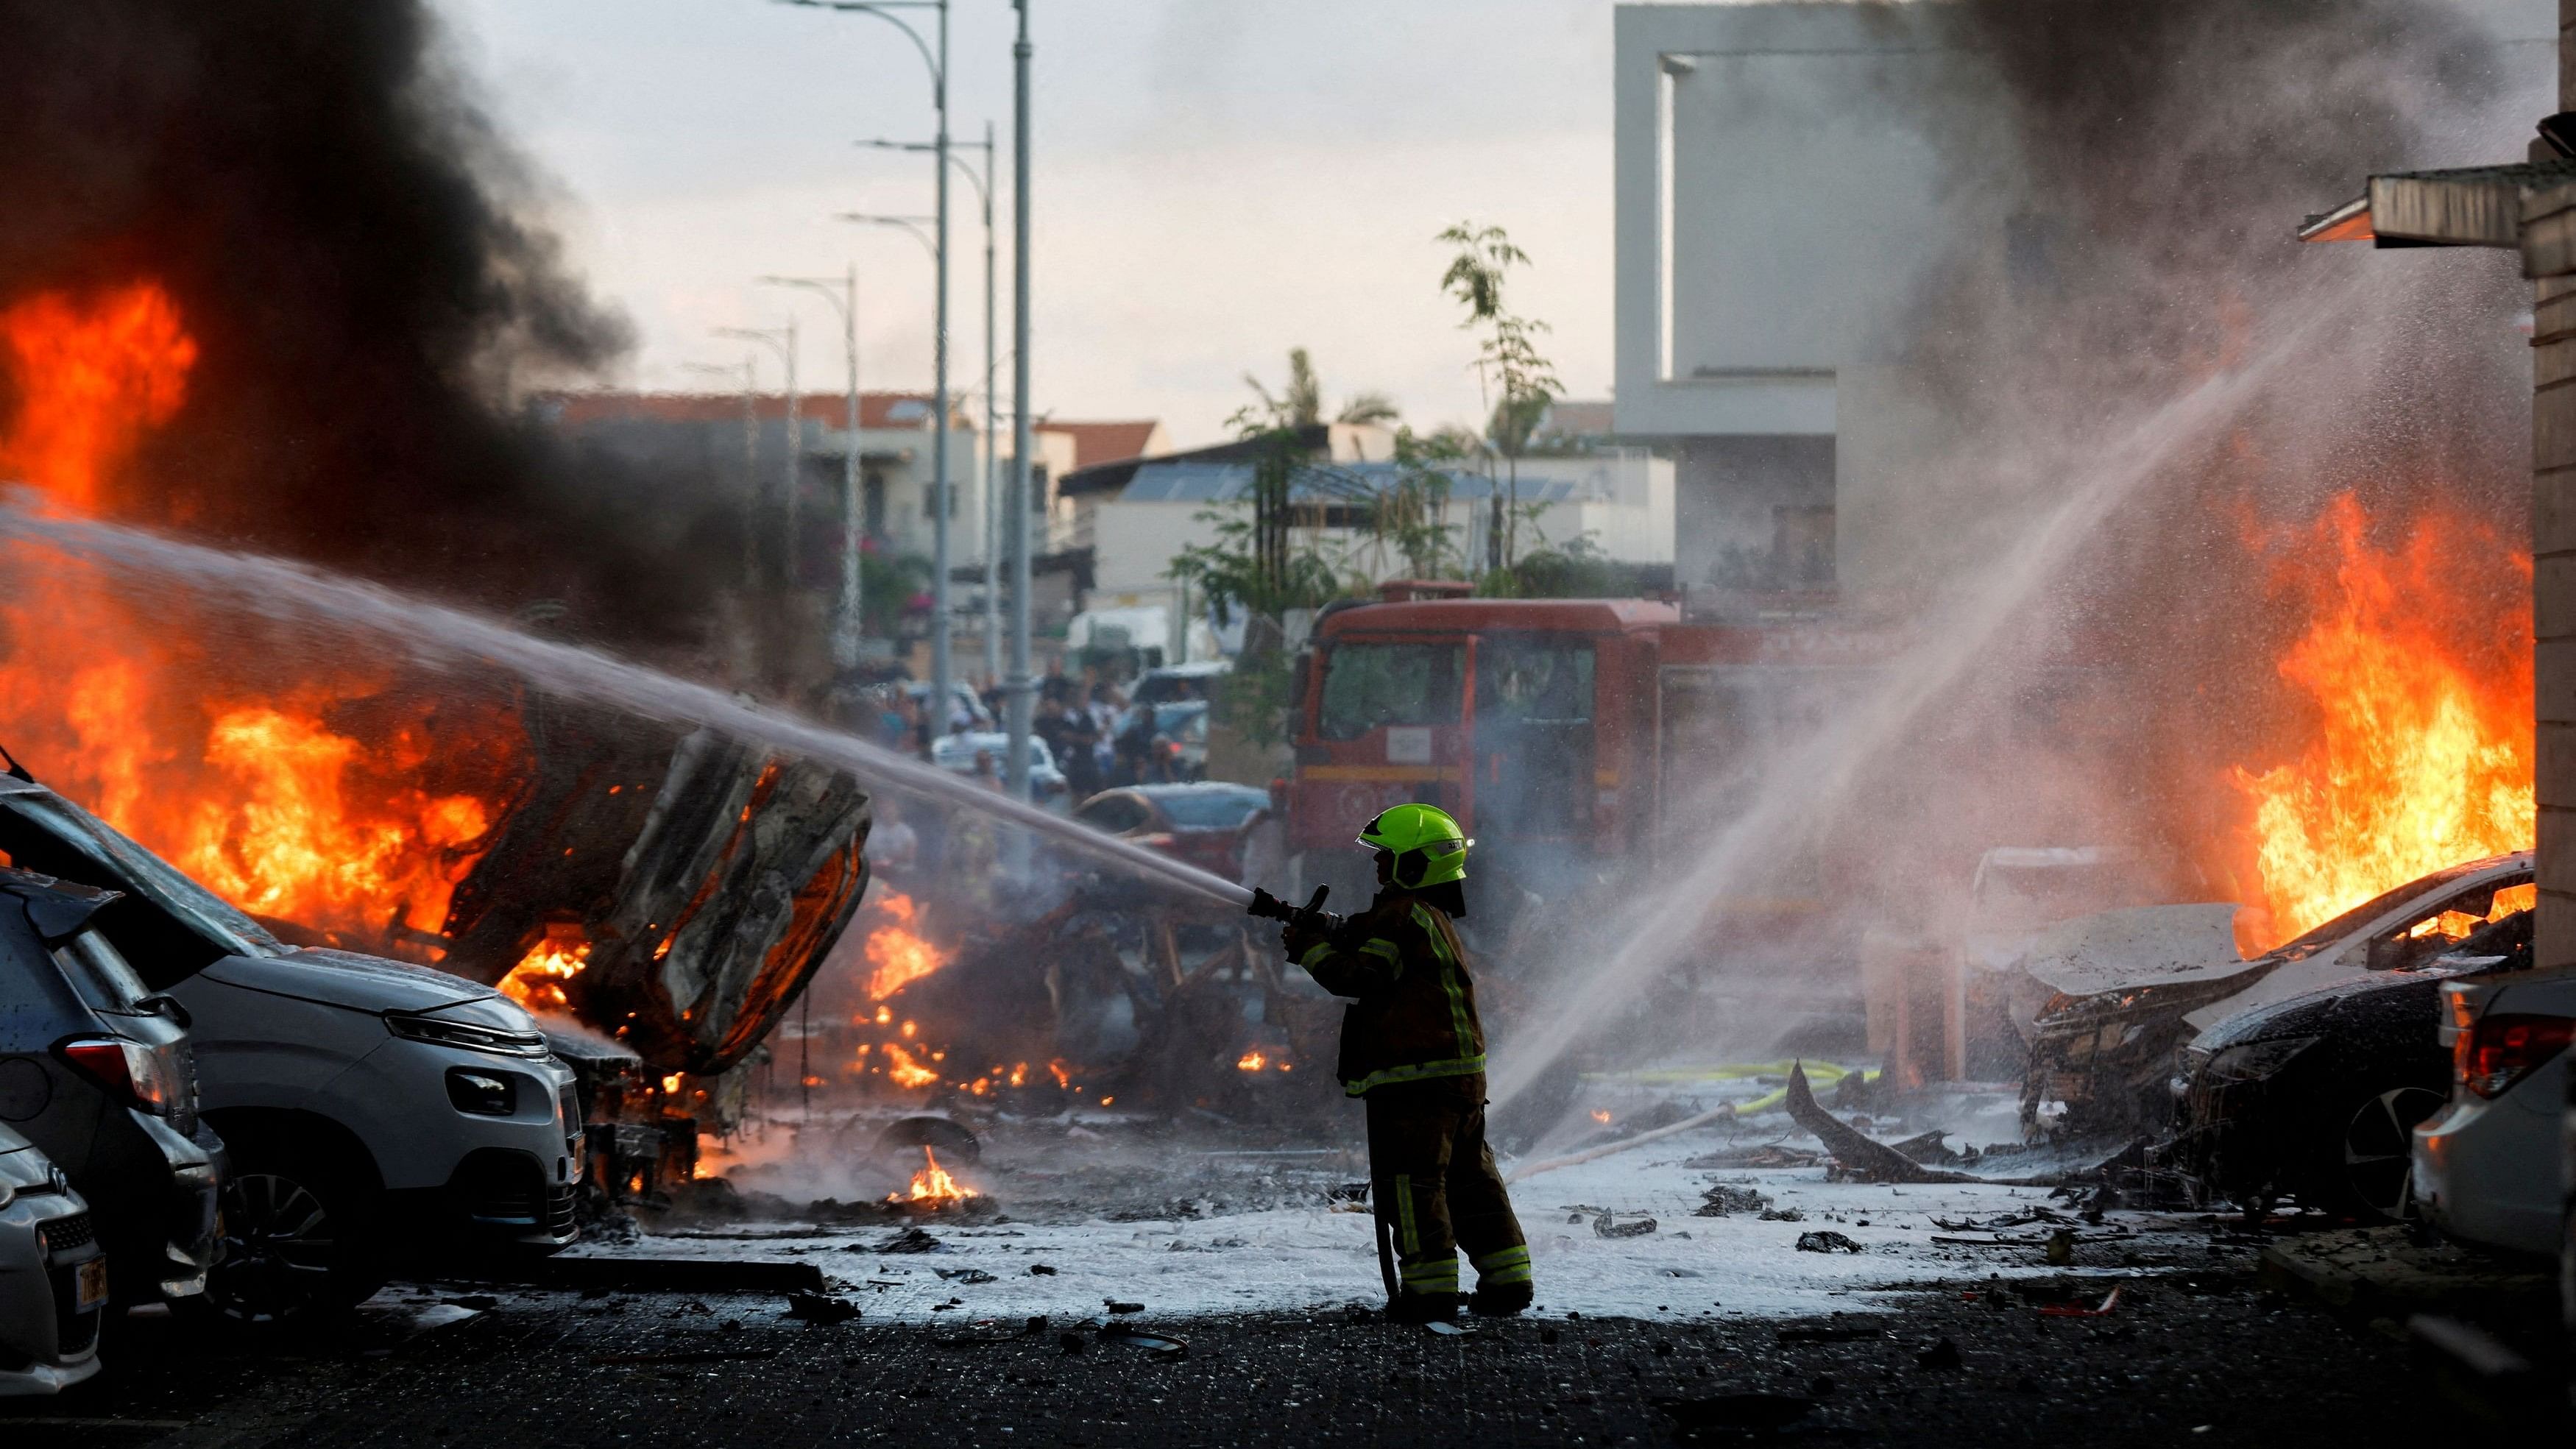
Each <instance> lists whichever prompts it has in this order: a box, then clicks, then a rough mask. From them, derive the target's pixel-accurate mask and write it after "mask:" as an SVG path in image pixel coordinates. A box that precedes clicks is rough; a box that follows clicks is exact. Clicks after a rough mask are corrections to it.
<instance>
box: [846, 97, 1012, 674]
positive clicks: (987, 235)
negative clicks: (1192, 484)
mask: <svg viewBox="0 0 2576 1449" xmlns="http://www.w3.org/2000/svg"><path fill="white" fill-rule="evenodd" d="M859 144H860V145H862V146H872V147H875V148H876V149H877V150H880V151H916V152H927V151H933V150H936V149H937V147H936V146H934V145H931V144H928V143H924V142H918V141H889V140H886V139H884V138H882V137H879V138H876V139H872V140H866V141H861V142H860V143H859ZM966 144H967V145H968V146H972V145H974V143H973V142H971V141H970V142H967V143H966ZM983 149H984V169H983V171H982V173H980V174H978V173H977V172H976V170H975V168H974V167H972V166H969V165H967V164H966V163H965V162H964V161H963V160H961V159H959V158H958V157H957V156H956V155H955V154H954V153H953V152H952V153H951V154H950V156H949V158H948V159H949V160H951V161H954V162H956V164H957V169H958V171H959V172H961V173H962V174H964V176H965V177H966V179H967V180H968V181H970V182H973V183H974V186H975V196H976V199H977V201H978V202H980V203H981V204H982V206H983V211H984V502H983V507H982V508H981V509H980V510H978V511H980V512H981V513H982V514H983V515H984V549H983V554H984V557H983V564H984V681H985V683H987V684H999V683H1000V682H1001V679H1002V655H1001V649H1002V449H1001V406H1002V404H1001V380H1002V379H1001V365H1002V364H1001V356H1000V354H999V353H998V352H996V351H995V350H994V341H993V333H994V329H995V327H996V326H997V325H999V324H998V323H997V322H996V320H995V319H996V318H997V317H998V316H999V315H1000V313H999V309H998V308H997V307H996V306H995V305H994V291H993V287H994V255H993V254H994V232H993V182H994V179H995V178H994V170H993V162H994V144H993V123H992V122H990V121H986V122H985V123H984V148H983Z"/></svg>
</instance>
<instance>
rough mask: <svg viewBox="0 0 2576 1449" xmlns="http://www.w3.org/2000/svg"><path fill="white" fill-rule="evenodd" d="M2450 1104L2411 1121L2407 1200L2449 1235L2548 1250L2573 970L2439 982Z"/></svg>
mask: <svg viewBox="0 0 2576 1449" xmlns="http://www.w3.org/2000/svg"><path fill="white" fill-rule="evenodd" d="M2441 1032H2442V1043H2443V1045H2445V1046H2448V1047H2449V1048H2450V1049H2451V1100H2450V1103H2449V1105H2447V1106H2445V1107H2444V1108H2442V1110H2441V1111H2439V1112H2436V1113H2435V1114H2433V1116H2432V1117H2430V1118H2428V1119H2426V1120H2425V1122H2424V1123H2423V1124H2422V1125H2421V1126H2418V1127H2417V1128H2416V1129H2415V1200H2416V1203H2417V1205H2418V1206H2420V1207H2421V1208H2422V1209H2423V1211H2424V1215H2425V1216H2426V1217H2427V1218H2429V1219H2431V1220H2432V1222H2433V1223H2434V1224H2435V1225H2436V1226H2438V1227H2440V1228H2441V1229H2442V1231H2444V1232H2446V1233H2448V1234H2450V1235H2451V1236H2453V1237H2455V1238H2460V1239H2463V1240H2465V1241H2468V1242H2472V1243H2483V1244H2485V1245H2487V1246H2489V1247H2495V1248H2510V1249H2513V1250H2515V1251H2518V1252H2525V1253H2543V1254H2549V1255H2552V1256H2555V1255H2556V1254H2557V1253H2558V1252H2559V1250H2560V1246H2561V1244H2560V1234H2561V1232H2562V1221H2563V1219H2562V1214H2563V1212H2564V1211H2565V1204H2566V1195H2567V1187H2566V1185H2565V1184H2564V1183H2563V1182H2561V1181H2560V1175H2561V1167H2562V1163H2563V1160H2564V1149H2563V1148H2562V1147H2561V1145H2560V1137H2559V1134H2560V1131H2561V1128H2562V1114H2563V1113H2565V1112H2566V1110H2567V1102H2568V1073H2567V1046H2568V1042H2569V1039H2570V1037H2571V1036H2576V969H2568V968H2559V969H2555V970H2546V971H2525V972H2515V973H2512V974H2510V975H2501V976H2490V977H2487V978H2484V979H2481V980H2467V981H2449V982H2445V983H2443V985H2442V1026H2441Z"/></svg>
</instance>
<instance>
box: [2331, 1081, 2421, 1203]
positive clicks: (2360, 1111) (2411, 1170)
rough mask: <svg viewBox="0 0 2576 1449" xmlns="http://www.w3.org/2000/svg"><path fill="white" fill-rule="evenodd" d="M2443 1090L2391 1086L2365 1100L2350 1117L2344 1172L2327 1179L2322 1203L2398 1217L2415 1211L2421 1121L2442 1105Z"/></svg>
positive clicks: (2340, 1149)
mask: <svg viewBox="0 0 2576 1449" xmlns="http://www.w3.org/2000/svg"><path fill="white" fill-rule="evenodd" d="M2442 1102H2443V1097H2442V1094H2441V1093H2439V1092H2436V1091H2433V1090H2431V1089H2429V1088H2425V1087H2411V1086H2410V1087H2391V1088H2389V1089H2388V1090H2386V1091H2383V1092H2380V1093H2377V1094H2376V1095H2374V1096H2371V1097H2369V1098H2366V1099H2364V1100H2363V1102H2362V1103H2361V1105H2360V1106H2358V1107H2355V1108H2354V1109H2353V1111H2352V1114H2351V1115H2350V1116H2349V1117H2347V1118H2346V1119H2345V1120H2344V1124H2343V1131H2342V1140H2341V1141H2340V1142H2339V1143H2338V1144H2337V1152H2336V1158H2337V1162H2338V1165H2339V1166H2340V1169H2341V1170H2340V1172H2338V1173H2336V1174H2334V1175H2333V1177H2332V1179H2331V1180H2330V1181H2328V1182H2326V1183H2324V1184H2323V1186H2324V1188H2325V1194H2324V1195H2325V1196H2326V1197H2327V1198H2328V1199H2329V1200H2328V1201H2327V1202H2326V1203H2324V1204H2322V1206H2325V1207H2327V1208H2329V1209H2334V1210H2339V1211H2342V1212H2344V1213H2347V1214H2349V1215H2351V1216H2354V1217H2358V1218H2364V1219H2370V1220H2375V1221H2380V1222H2396V1221H2398V1220H2400V1219H2403V1218H2407V1217H2410V1216H2412V1215H2413V1214H2414V1210H2415V1124H2417V1123H2419V1122H2421V1121H2423V1120H2424V1119H2425V1118H2427V1117H2430V1116H2432V1115H2433V1114H2434V1113H2435V1112H2438V1111H2440V1110H2442Z"/></svg>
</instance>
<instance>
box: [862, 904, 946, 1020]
mask: <svg viewBox="0 0 2576 1449" xmlns="http://www.w3.org/2000/svg"><path fill="white" fill-rule="evenodd" d="M876 905H877V909H878V910H880V911H882V912H884V913H885V914H886V915H887V916H888V917H890V918H891V923H890V924H887V925H884V926H880V927H878V928H877V929H876V930H874V931H872V932H870V933H868V944H867V957H868V964H869V965H871V966H874V967H875V968H876V970H874V971H872V972H870V973H869V975H868V985H867V992H868V999H869V1000H871V1001H883V1000H885V999H886V998H887V997H889V996H892V995H894V994H895V993H896V992H898V991H901V990H902V989H904V988H905V987H907V986H910V985H911V984H912V983H914V982H916V981H919V980H920V979H921V978H923V977H925V976H928V975H929V974H931V973H932V972H934V971H937V970H938V969H939V968H940V967H942V966H945V965H947V964H948V957H947V955H946V954H945V953H943V952H941V951H940V949H939V948H938V947H936V946H933V945H932V944H930V942H928V941H927V940H924V939H923V938H922V937H921V936H920V935H918V934H916V933H915V932H914V931H913V929H912V922H913V921H914V919H915V917H916V916H917V914H918V912H917V911H916V909H915V908H914V906H913V903H912V897H910V896H907V895H889V896H887V897H886V898H885V899H883V900H881V901H878V902H877V903H876Z"/></svg>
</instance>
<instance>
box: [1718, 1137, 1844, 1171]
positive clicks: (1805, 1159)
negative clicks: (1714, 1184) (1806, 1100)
mask: <svg viewBox="0 0 2576 1449" xmlns="http://www.w3.org/2000/svg"><path fill="white" fill-rule="evenodd" d="M1824 1160H1825V1159H1824V1156H1823V1154H1821V1153H1815V1152H1809V1151H1808V1150H1807V1149H1805V1148H1803V1147H1783V1146H1781V1145H1780V1144H1779V1143H1777V1142H1766V1143H1763V1144H1762V1145H1761V1146H1759V1147H1732V1148H1728V1149H1727V1150H1726V1151H1724V1152H1712V1153H1709V1154H1707V1155H1706V1156H1702V1157H1693V1158H1688V1159H1685V1160H1684V1161H1683V1163H1682V1166H1684V1167H1687V1168H1690V1169H1691V1170H1693V1171H1695V1172H1724V1171H1728V1170H1730V1169H1735V1168H1745V1167H1814V1166H1815V1165H1817V1164H1818V1163H1820V1162H1823V1161H1824Z"/></svg>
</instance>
